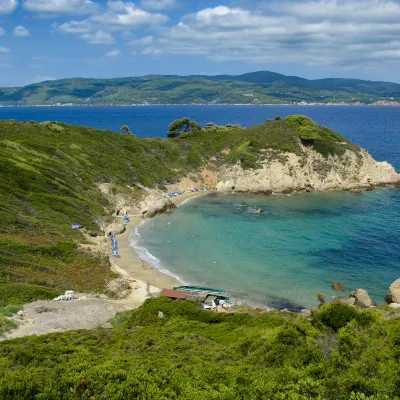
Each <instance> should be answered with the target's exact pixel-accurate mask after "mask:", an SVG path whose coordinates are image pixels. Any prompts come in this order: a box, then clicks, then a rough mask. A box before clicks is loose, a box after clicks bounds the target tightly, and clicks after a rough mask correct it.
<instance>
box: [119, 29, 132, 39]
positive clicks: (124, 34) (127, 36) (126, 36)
mask: <svg viewBox="0 0 400 400" xmlns="http://www.w3.org/2000/svg"><path fill="white" fill-rule="evenodd" d="M121 36H122V38H123V39H125V40H131V39H133V38H134V36H133V33H132V32H131V31H123V32H122V34H121Z"/></svg>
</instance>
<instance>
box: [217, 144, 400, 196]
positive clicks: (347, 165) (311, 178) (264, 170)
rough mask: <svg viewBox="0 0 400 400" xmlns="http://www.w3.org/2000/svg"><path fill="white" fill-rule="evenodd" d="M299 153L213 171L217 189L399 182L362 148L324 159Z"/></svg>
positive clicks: (309, 151) (315, 187)
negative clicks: (256, 164)
mask: <svg viewBox="0 0 400 400" xmlns="http://www.w3.org/2000/svg"><path fill="white" fill-rule="evenodd" d="M303 150H304V153H303V155H302V156H298V155H296V154H294V153H274V154H273V157H272V159H271V158H270V159H268V157H267V158H266V159H265V160H264V161H263V162H262V163H261V168H260V169H246V170H245V169H243V168H242V167H241V166H240V165H239V163H238V164H236V165H234V166H223V167H220V168H217V170H216V171H215V173H216V175H217V179H218V184H217V186H218V188H219V189H221V190H234V191H238V192H247V191H249V192H266V191H273V192H283V191H285V190H299V191H304V190H307V191H313V190H332V189H342V190H346V189H354V188H359V187H367V186H370V185H381V184H388V183H395V182H399V181H400V175H399V174H397V173H396V171H395V170H394V168H393V167H392V166H391V165H390V164H388V163H387V162H377V161H375V160H374V159H373V158H372V157H371V155H370V154H369V153H368V152H367V151H366V150H360V151H358V152H353V151H349V150H347V151H346V153H345V154H344V155H343V156H341V157H338V156H330V157H328V158H324V157H323V156H322V155H321V154H319V153H317V152H316V151H314V150H313V149H310V148H304V149H303Z"/></svg>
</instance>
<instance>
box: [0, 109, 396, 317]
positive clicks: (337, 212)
mask: <svg viewBox="0 0 400 400" xmlns="http://www.w3.org/2000/svg"><path fill="white" fill-rule="evenodd" d="M290 114H303V115H307V116H309V117H310V118H312V119H314V120H315V121H316V122H318V123H319V124H322V125H325V126H328V127H330V128H332V129H334V130H336V131H337V132H339V133H340V134H342V135H344V136H346V137H347V138H348V139H350V140H351V141H352V142H354V143H356V144H358V145H360V146H362V147H364V148H366V149H368V151H369V152H370V153H371V154H372V156H373V157H374V158H375V159H376V160H378V161H388V162H389V163H391V164H392V165H393V166H395V168H396V169H397V170H398V171H400V107H379V106H369V107H368V106H145V107H141V106H133V107H2V108H0V118H1V119H7V118H14V119H17V120H26V121H30V120H35V121H60V122H66V123H72V124H76V125H85V126H91V127H96V128H99V129H107V130H114V131H118V130H119V128H120V127H121V126H122V125H125V124H127V125H128V126H129V127H130V129H131V131H133V132H134V133H135V134H136V135H137V136H138V137H165V132H166V131H167V127H168V124H169V123H170V122H171V121H173V120H174V119H177V118H182V117H185V116H187V117H189V118H192V119H194V120H196V121H198V122H199V123H200V124H206V123H208V122H214V123H217V124H227V123H232V124H240V125H242V126H245V127H246V126H251V125H255V124H258V123H262V122H264V121H265V120H267V119H271V118H274V117H276V116H278V115H279V116H281V117H285V116H287V115H290ZM243 202H245V203H246V204H247V206H241V204H242V203H243ZM252 207H259V208H262V209H265V210H266V214H265V215H260V214H254V213H253V212H252ZM130 240H131V243H132V246H133V247H134V248H135V249H136V250H137V251H138V252H139V253H140V254H141V256H142V257H144V258H146V259H147V260H148V261H150V262H151V263H153V264H154V265H155V266H156V267H157V268H159V269H160V270H162V271H164V272H167V273H169V274H171V275H173V276H175V277H177V278H178V279H179V280H180V281H181V282H183V283H185V284H201V285H207V286H211V287H218V288H223V289H226V290H227V291H228V293H230V295H231V296H232V297H233V298H235V299H237V301H239V302H242V303H248V304H251V305H257V306H267V307H270V308H280V309H282V308H288V309H292V310H299V309H301V308H307V307H313V306H316V305H317V297H316V294H317V293H322V294H323V295H324V296H325V298H326V299H327V300H329V299H330V298H331V297H332V296H336V295H342V296H347V295H348V294H349V292H350V291H351V290H354V289H357V288H363V289H366V290H368V292H369V293H370V295H371V297H372V298H373V300H374V301H375V302H376V303H378V304H380V303H383V302H384V296H385V293H386V292H387V290H388V287H389V285H390V284H391V283H392V282H393V281H394V280H395V279H397V278H399V277H400V190H397V189H390V188H382V189H377V190H376V191H374V192H364V193H362V194H361V195H355V194H352V193H349V192H326V193H304V194H291V195H290V196H288V195H272V196H264V195H231V194H222V193H213V194H205V195H204V196H201V197H198V198H195V199H191V200H190V201H187V202H186V203H185V204H183V205H182V206H180V207H179V208H178V210H177V211H176V212H175V213H173V214H172V215H168V216H160V217H157V218H155V219H153V220H150V221H147V222H145V223H143V224H142V225H141V226H139V227H138V228H137V229H136V230H135V231H134V232H132V234H131V236H130ZM336 282H340V283H342V284H343V285H344V286H345V287H346V291H345V292H344V293H337V292H334V291H332V289H331V285H332V284H333V283H336Z"/></svg>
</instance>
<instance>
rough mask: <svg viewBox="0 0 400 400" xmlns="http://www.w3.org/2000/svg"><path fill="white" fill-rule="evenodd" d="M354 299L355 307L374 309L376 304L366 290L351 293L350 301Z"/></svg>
mask: <svg viewBox="0 0 400 400" xmlns="http://www.w3.org/2000/svg"><path fill="white" fill-rule="evenodd" d="M351 298H354V305H355V306H356V307H360V308H367V307H372V306H373V305H374V302H373V301H372V299H371V297H369V294H368V292H367V291H366V290H364V289H357V290H354V291H353V292H351V293H350V296H349V299H351Z"/></svg>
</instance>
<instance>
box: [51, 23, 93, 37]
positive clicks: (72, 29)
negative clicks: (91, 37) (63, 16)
mask: <svg viewBox="0 0 400 400" xmlns="http://www.w3.org/2000/svg"><path fill="white" fill-rule="evenodd" d="M54 28H56V29H58V30H59V31H60V32H64V33H77V34H79V33H88V32H90V31H91V30H92V24H91V23H90V22H88V20H83V21H70V22H65V23H63V24H61V25H57V24H56V25H54Z"/></svg>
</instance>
